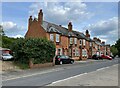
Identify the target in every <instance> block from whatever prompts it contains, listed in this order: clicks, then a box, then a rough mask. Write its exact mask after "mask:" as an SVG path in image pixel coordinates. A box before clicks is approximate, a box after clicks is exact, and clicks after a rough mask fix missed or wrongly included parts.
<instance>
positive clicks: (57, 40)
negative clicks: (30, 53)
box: [56, 34, 60, 42]
mask: <svg viewBox="0 0 120 88" xmlns="http://www.w3.org/2000/svg"><path fill="white" fill-rule="evenodd" d="M56 42H60V35H59V34H56Z"/></svg>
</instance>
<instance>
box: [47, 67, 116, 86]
mask: <svg viewBox="0 0 120 88" xmlns="http://www.w3.org/2000/svg"><path fill="white" fill-rule="evenodd" d="M47 86H118V65H113V66H110V67H106V68H102V69H98V70H97V71H93V72H89V73H83V74H80V75H76V76H73V77H70V78H66V79H63V80H58V81H56V82H53V83H52V84H50V85H47Z"/></svg>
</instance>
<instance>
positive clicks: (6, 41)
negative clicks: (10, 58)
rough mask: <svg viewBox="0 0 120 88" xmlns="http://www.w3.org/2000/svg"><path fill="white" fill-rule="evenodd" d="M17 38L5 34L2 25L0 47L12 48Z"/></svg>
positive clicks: (0, 28)
mask: <svg viewBox="0 0 120 88" xmlns="http://www.w3.org/2000/svg"><path fill="white" fill-rule="evenodd" d="M15 40H17V39H16V38H10V37H8V36H6V35H5V33H4V30H3V27H2V25H0V47H3V48H10V46H11V45H12V43H13V42H15Z"/></svg>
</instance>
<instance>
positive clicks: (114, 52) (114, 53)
mask: <svg viewBox="0 0 120 88" xmlns="http://www.w3.org/2000/svg"><path fill="white" fill-rule="evenodd" d="M110 51H111V52H112V54H113V55H114V56H116V55H117V54H118V50H117V48H116V47H115V45H112V46H111V47H110Z"/></svg>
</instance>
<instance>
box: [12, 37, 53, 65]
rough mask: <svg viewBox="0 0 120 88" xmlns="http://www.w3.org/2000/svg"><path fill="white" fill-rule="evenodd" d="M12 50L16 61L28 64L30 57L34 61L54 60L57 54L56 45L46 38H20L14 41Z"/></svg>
mask: <svg viewBox="0 0 120 88" xmlns="http://www.w3.org/2000/svg"><path fill="white" fill-rule="evenodd" d="M11 50H12V51H13V52H14V57H15V59H14V61H15V62H19V63H21V64H28V63H29V59H32V58H33V59H34V60H33V63H37V64H39V63H46V62H52V61H53V57H54V55H55V45H54V44H53V43H52V42H51V41H49V40H47V39H45V38H29V39H23V38H20V39H18V40H17V41H16V43H13V45H12V46H11Z"/></svg>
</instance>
